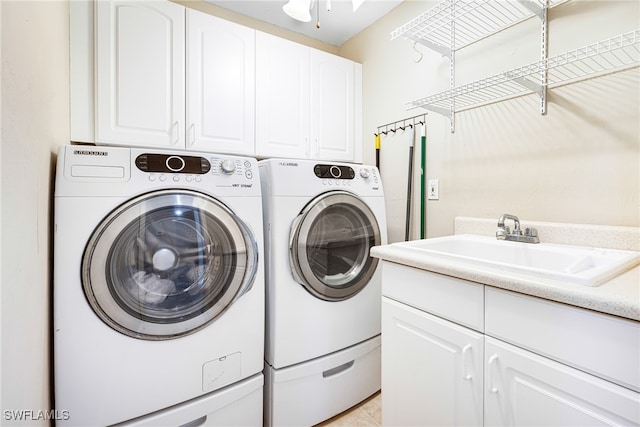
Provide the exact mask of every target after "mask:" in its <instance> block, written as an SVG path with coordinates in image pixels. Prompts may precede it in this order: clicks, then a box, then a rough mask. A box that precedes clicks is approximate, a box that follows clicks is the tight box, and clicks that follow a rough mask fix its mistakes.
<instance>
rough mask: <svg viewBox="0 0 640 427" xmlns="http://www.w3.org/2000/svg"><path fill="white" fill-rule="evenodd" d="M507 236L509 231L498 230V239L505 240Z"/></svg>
mask: <svg viewBox="0 0 640 427" xmlns="http://www.w3.org/2000/svg"><path fill="white" fill-rule="evenodd" d="M506 238H507V233H506V232H505V231H504V230H502V229H500V230H498V231H496V239H498V240H505V239H506Z"/></svg>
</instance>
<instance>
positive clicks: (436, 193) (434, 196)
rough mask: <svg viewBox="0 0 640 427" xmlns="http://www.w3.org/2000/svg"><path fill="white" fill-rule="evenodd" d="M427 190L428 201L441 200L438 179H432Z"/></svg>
mask: <svg viewBox="0 0 640 427" xmlns="http://www.w3.org/2000/svg"><path fill="white" fill-rule="evenodd" d="M427 184H428V188H427V199H429V200H438V199H439V198H440V189H439V188H438V187H439V181H438V180H437V179H430V180H429V182H428V183H427Z"/></svg>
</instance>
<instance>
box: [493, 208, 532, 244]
mask: <svg viewBox="0 0 640 427" xmlns="http://www.w3.org/2000/svg"><path fill="white" fill-rule="evenodd" d="M508 219H510V220H512V221H513V232H511V230H510V229H509V226H508V225H505V224H504V222H505V221H506V220H508ZM496 239H498V240H511V241H513V242H522V243H540V239H539V238H538V230H536V229H535V228H525V230H524V233H523V232H522V230H521V229H520V220H519V219H518V217H517V216H515V215H510V214H503V215H501V216H500V218H498V231H496Z"/></svg>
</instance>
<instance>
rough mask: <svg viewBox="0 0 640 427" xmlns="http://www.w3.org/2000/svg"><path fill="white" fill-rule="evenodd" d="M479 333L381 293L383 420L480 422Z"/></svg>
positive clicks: (428, 423) (423, 423)
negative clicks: (382, 295)
mask: <svg viewBox="0 0 640 427" xmlns="http://www.w3.org/2000/svg"><path fill="white" fill-rule="evenodd" d="M483 359H484V355H483V335H482V334H479V333H477V332H474V331H472V330H470V329H467V328H465V327H462V326H459V325H456V324H454V323H452V322H449V321H446V320H443V319H441V318H439V317H436V316H432V315H430V314H427V313H425V312H423V311H419V310H417V309H414V308H412V307H409V306H407V305H404V304H401V303H399V302H397V301H394V300H391V299H389V298H386V297H383V298H382V391H383V393H382V421H383V425H388V426H445V425H446V426H453V425H475V426H478V425H482V391H483V368H482V366H483Z"/></svg>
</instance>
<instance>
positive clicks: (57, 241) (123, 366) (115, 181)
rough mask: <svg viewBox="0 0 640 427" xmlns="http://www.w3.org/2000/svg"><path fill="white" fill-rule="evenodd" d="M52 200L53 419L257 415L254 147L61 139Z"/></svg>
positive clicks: (258, 277)
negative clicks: (246, 153) (137, 145)
mask: <svg viewBox="0 0 640 427" xmlns="http://www.w3.org/2000/svg"><path fill="white" fill-rule="evenodd" d="M54 205H55V207H54V209H55V211H54V215H55V229H54V288H53V298H54V320H53V325H54V332H53V337H54V388H55V406H56V409H57V411H58V413H61V414H64V416H63V417H60V418H61V419H60V420H59V421H58V425H64V426H67V425H75V426H104V425H112V424H118V423H125V424H126V425H153V426H162V425H167V426H178V425H183V424H188V423H193V425H229V426H255V425H259V424H260V423H261V422H262V399H263V397H262V390H263V387H262V386H263V383H264V380H263V374H262V372H261V371H262V369H263V354H264V344H263V342H264V271H263V266H264V261H263V229H262V227H263V225H262V224H263V220H262V202H261V191H260V181H259V177H258V165H257V161H256V160H255V159H251V158H244V157H235V156H226V155H215V154H203V153H189V152H184V151H183V152H180V153H176V152H167V151H163V150H152V149H134V148H119V147H93V146H79V145H67V146H63V147H61V148H60V151H59V153H58V161H57V176H56V183H55V196H54Z"/></svg>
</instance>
